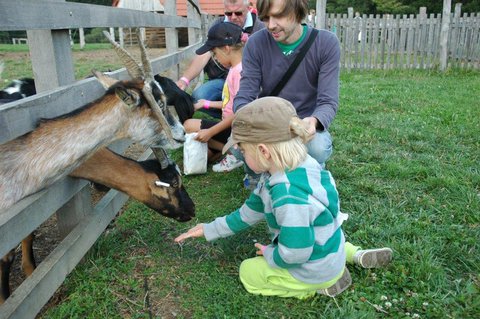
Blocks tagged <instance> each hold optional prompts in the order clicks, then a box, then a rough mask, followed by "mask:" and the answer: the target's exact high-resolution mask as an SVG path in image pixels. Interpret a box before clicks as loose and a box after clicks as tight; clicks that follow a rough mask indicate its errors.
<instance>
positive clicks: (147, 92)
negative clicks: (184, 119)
mask: <svg viewBox="0 0 480 319" xmlns="http://www.w3.org/2000/svg"><path fill="white" fill-rule="evenodd" d="M142 92H143V95H144V96H145V99H146V100H147V103H148V105H150V108H151V109H152V112H153V115H155V117H156V118H157V120H158V122H159V123H160V126H161V127H162V129H163V131H164V132H165V134H166V135H167V137H168V138H169V139H170V140H172V141H173V140H174V138H173V133H172V128H171V127H170V125H168V122H167V119H166V118H165V115H163V112H162V110H161V109H160V106H159V105H158V103H157V101H156V100H155V97H154V96H153V94H152V88H151V86H150V83H145V85H144V86H143V89H142Z"/></svg>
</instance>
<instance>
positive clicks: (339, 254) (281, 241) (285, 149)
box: [175, 97, 392, 299]
mask: <svg viewBox="0 0 480 319" xmlns="http://www.w3.org/2000/svg"><path fill="white" fill-rule="evenodd" d="M309 136H311V134H309V133H308V131H307V128H306V127H305V123H304V122H303V121H302V120H300V119H299V118H298V117H297V115H296V112H295V108H294V107H293V105H292V104H291V103H290V102H288V101H286V100H284V99H282V98H279V97H264V98H260V99H258V100H255V101H253V102H251V103H249V104H247V105H246V106H245V107H243V108H242V109H241V110H239V111H238V112H237V113H236V117H235V120H234V121H233V123H232V137H231V139H230V140H229V142H228V143H227V144H226V145H225V147H224V149H223V150H224V151H225V150H227V149H228V148H229V147H231V146H234V145H237V147H238V148H240V150H241V152H242V153H243V154H244V157H245V162H246V164H247V165H248V166H249V167H250V168H251V169H252V170H253V171H254V172H255V173H262V174H263V176H262V178H261V181H260V182H259V184H258V186H257V188H256V189H255V190H254V191H253V193H252V194H251V195H250V197H249V199H248V200H247V201H246V202H245V204H243V206H242V207H241V208H240V209H238V210H236V211H234V212H233V213H231V214H229V215H227V216H223V217H219V218H217V219H215V220H214V221H213V222H211V223H208V224H198V225H197V226H195V227H193V228H192V229H190V230H189V231H188V232H186V233H184V234H181V235H180V236H178V237H177V238H176V239H175V241H176V242H182V241H183V240H185V239H186V238H189V237H202V236H204V237H205V238H206V239H207V240H208V241H211V240H215V239H218V238H220V237H227V236H230V235H233V234H235V233H238V232H240V231H241V230H243V229H246V228H248V227H250V226H253V225H254V224H256V223H258V222H260V221H262V220H266V222H267V225H268V228H269V231H270V233H271V234H272V237H271V243H270V244H269V245H262V244H260V243H256V244H255V247H256V249H257V255H259V257H255V258H250V259H246V260H244V261H243V262H242V264H241V265H240V271H239V272H240V273H239V275H240V280H241V282H242V283H243V285H244V287H245V289H246V290H247V291H248V292H250V293H252V294H259V295H265V296H279V297H296V298H299V299H304V298H308V297H311V296H313V295H315V294H316V293H321V294H324V295H327V296H331V297H333V296H336V295H338V294H339V293H340V292H342V291H344V290H345V289H346V288H347V287H348V286H349V285H350V284H351V277H350V274H349V272H348V269H347V268H346V267H345V263H346V261H348V262H352V263H356V264H358V265H361V266H362V267H365V268H374V267H381V266H384V265H386V264H388V263H389V262H390V260H391V258H392V250H391V249H389V248H380V249H368V250H361V249H360V248H359V247H356V246H353V245H352V244H350V243H345V236H344V233H343V231H342V227H341V226H342V223H343V221H344V220H345V219H346V217H347V215H346V214H343V213H341V212H340V202H339V198H338V192H337V190H336V186H335V182H334V180H333V177H332V175H331V174H330V172H328V171H327V170H324V169H322V166H321V165H320V164H319V163H318V162H317V161H316V160H315V159H313V158H312V157H310V156H309V155H308V154H307V149H306V146H305V142H307V139H308V138H309ZM262 180H263V181H262Z"/></svg>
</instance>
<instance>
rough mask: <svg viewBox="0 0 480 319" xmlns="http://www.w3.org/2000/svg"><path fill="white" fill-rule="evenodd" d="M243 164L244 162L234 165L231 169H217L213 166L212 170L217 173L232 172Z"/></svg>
mask: <svg viewBox="0 0 480 319" xmlns="http://www.w3.org/2000/svg"><path fill="white" fill-rule="evenodd" d="M242 166H243V163H240V164H238V165H235V166H232V167H230V168H229V169H215V168H213V167H212V171H214V172H215V173H228V172H231V171H233V170H234V169H237V168H240V167H242Z"/></svg>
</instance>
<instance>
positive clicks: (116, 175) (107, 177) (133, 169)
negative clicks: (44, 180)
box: [0, 148, 195, 304]
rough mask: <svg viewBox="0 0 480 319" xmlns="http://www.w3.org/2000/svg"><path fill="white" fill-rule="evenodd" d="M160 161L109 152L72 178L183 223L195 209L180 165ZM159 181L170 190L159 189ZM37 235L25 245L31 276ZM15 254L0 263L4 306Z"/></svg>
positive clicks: (98, 154)
mask: <svg viewBox="0 0 480 319" xmlns="http://www.w3.org/2000/svg"><path fill="white" fill-rule="evenodd" d="M155 153H156V155H157V159H158V161H157V160H146V161H141V162H137V161H134V160H131V159H129V158H126V157H123V156H120V155H118V154H116V153H114V152H112V151H111V150H109V149H107V148H102V149H100V150H99V151H97V152H96V153H95V154H93V155H92V156H91V157H90V158H89V159H88V160H87V161H86V162H84V163H83V164H82V165H80V166H79V167H78V168H77V169H75V170H74V171H73V172H71V173H70V174H69V176H71V177H78V178H83V179H86V180H89V181H92V182H95V183H99V184H102V185H105V186H107V187H110V188H113V189H116V190H118V191H121V192H124V193H126V194H127V195H129V196H130V197H132V198H135V199H137V200H139V201H141V202H142V203H144V204H145V205H147V206H148V207H150V208H152V209H153V210H155V211H157V212H158V213H160V214H161V215H163V216H166V217H169V218H173V219H175V220H177V221H180V222H185V221H189V220H190V219H191V218H193V217H194V216H195V205H194V203H193V201H192V200H191V198H190V196H189V195H188V193H187V192H186V190H185V188H184V187H183V185H182V179H181V176H180V175H179V173H178V171H177V168H176V165H175V164H174V163H172V162H170V161H168V160H167V158H166V157H165V156H164V155H162V154H158V153H159V152H155ZM157 181H161V182H164V183H167V184H169V185H170V187H164V186H156V183H155V182H157ZM33 240H34V236H33V234H30V235H29V236H28V237H27V238H25V239H24V240H23V241H22V246H21V249H22V269H23V271H24V273H25V274H26V275H27V276H30V275H31V274H32V272H33V271H34V270H35V268H36V264H35V259H34V254H33ZM14 257H15V253H14V251H13V250H12V251H11V252H10V253H9V254H8V255H6V256H5V257H3V259H2V260H0V304H2V303H3V302H4V300H6V299H7V298H8V296H10V287H9V277H10V271H11V265H12V264H13V261H14Z"/></svg>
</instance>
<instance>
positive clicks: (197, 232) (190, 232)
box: [175, 224, 203, 243]
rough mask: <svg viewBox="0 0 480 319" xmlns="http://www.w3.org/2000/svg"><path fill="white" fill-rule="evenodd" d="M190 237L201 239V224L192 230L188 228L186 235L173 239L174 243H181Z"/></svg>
mask: <svg viewBox="0 0 480 319" xmlns="http://www.w3.org/2000/svg"><path fill="white" fill-rule="evenodd" d="M190 237H203V224H198V225H196V226H195V227H193V228H190V229H189V230H188V231H187V232H186V233H183V234H181V235H180V236H178V237H177V238H175V242H176V243H181V242H182V241H184V240H185V239H187V238H190Z"/></svg>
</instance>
